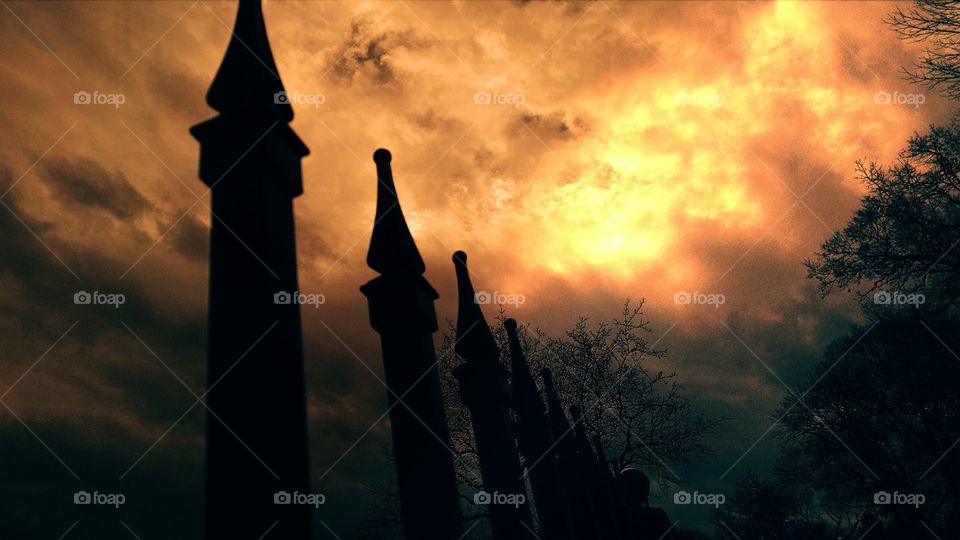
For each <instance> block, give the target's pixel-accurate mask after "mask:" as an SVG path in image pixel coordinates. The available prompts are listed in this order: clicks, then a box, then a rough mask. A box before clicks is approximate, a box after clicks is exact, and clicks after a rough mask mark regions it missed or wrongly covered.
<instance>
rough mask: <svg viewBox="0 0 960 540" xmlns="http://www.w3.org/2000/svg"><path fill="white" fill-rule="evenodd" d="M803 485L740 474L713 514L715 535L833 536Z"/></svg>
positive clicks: (817, 539) (824, 539) (748, 538)
mask: <svg viewBox="0 0 960 540" xmlns="http://www.w3.org/2000/svg"><path fill="white" fill-rule="evenodd" d="M812 496H813V492H812V491H810V490H809V489H806V488H804V487H803V486H802V485H797V484H794V483H789V482H785V481H782V480H780V481H776V480H775V481H768V480H764V479H762V478H760V476H758V475H757V474H755V473H753V472H747V473H744V474H742V475H741V476H740V477H739V478H738V479H737V484H736V487H735V488H734V492H733V494H732V496H731V497H730V502H729V504H725V505H723V506H721V507H720V509H719V510H718V511H717V513H716V515H715V521H716V523H717V527H716V529H717V533H718V538H721V539H730V540H734V539H740V540H801V539H802V540H833V539H836V538H837V536H835V535H834V536H831V534H830V533H831V531H830V527H829V526H828V525H827V522H826V521H824V520H823V519H822V517H821V516H820V515H819V509H818V508H817V506H816V505H815V504H814V503H813V499H812Z"/></svg>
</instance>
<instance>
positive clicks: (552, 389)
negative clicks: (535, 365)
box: [540, 368, 563, 414]
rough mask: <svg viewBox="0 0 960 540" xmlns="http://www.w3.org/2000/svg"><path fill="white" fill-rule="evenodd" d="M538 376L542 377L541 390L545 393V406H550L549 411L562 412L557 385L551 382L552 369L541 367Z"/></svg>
mask: <svg viewBox="0 0 960 540" xmlns="http://www.w3.org/2000/svg"><path fill="white" fill-rule="evenodd" d="M540 376H541V377H543V392H544V393H545V394H546V395H547V406H548V407H550V412H551V413H553V412H559V413H560V414H563V412H562V411H563V405H562V404H561V403H560V396H559V394H557V387H556V386H555V385H554V384H553V370H552V369H550V368H543V369H541V370H540Z"/></svg>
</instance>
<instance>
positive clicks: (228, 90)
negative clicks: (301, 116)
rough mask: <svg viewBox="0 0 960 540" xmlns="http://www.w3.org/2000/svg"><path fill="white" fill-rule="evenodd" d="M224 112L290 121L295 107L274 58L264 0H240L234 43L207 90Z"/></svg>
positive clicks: (212, 102) (218, 107) (215, 103)
mask: <svg viewBox="0 0 960 540" xmlns="http://www.w3.org/2000/svg"><path fill="white" fill-rule="evenodd" d="M207 104H209V105H210V106H211V107H213V108H214V109H215V110H217V111H219V112H221V113H224V114H230V113H234V114H238V115H243V116H245V117H251V116H252V117H254V118H257V119H266V120H275V121H279V122H289V121H291V120H293V108H292V107H290V102H289V99H288V98H287V95H286V91H285V90H284V88H283V83H282V82H281V81H280V73H279V72H278V71H277V64H276V62H275V61H274V59H273V52H272V51H271V49H270V40H269V39H268V38H267V28H266V25H265V24H264V21H263V9H262V8H261V6H260V0H240V5H239V7H238V9H237V19H236V23H234V27H233V32H232V35H231V38H230V44H229V45H228V46H227V52H226V54H225V55H224V57H223V61H222V62H221V63H220V69H219V70H218V71H217V74H216V76H215V77H214V78H213V83H212V84H211V85H210V89H209V90H208V91H207Z"/></svg>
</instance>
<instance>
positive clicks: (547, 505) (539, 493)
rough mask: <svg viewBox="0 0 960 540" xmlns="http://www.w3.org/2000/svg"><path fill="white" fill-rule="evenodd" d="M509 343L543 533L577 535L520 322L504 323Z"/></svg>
mask: <svg viewBox="0 0 960 540" xmlns="http://www.w3.org/2000/svg"><path fill="white" fill-rule="evenodd" d="M503 327H504V328H505V329H506V331H507V339H508V343H509V344H510V373H511V390H512V394H513V395H512V401H513V409H514V411H515V412H516V415H517V441H518V443H519V447H520V453H521V454H522V455H523V458H524V466H525V467H526V469H527V475H528V476H529V478H530V485H531V487H532V489H533V499H534V506H535V507H536V509H537V517H538V521H539V523H540V531H541V535H542V536H543V537H544V538H551V539H554V538H556V539H572V538H576V536H575V535H574V530H573V526H572V523H571V516H570V513H571V512H570V511H571V508H570V504H569V500H568V494H567V490H566V483H565V482H564V481H563V480H562V479H561V476H560V469H559V464H558V462H557V460H556V458H555V456H554V453H553V449H554V440H553V434H552V432H551V430H550V423H549V421H548V419H547V415H546V408H545V407H544V405H543V398H542V397H541V395H540V390H539V389H538V388H537V385H536V382H534V380H533V376H532V375H531V374H530V366H529V365H527V359H526V357H525V356H524V354H523V348H522V346H521V345H520V338H519V336H518V335H517V321H515V320H513V319H507V320H506V321H504V323H503Z"/></svg>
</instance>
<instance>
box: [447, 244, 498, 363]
mask: <svg viewBox="0 0 960 540" xmlns="http://www.w3.org/2000/svg"><path fill="white" fill-rule="evenodd" d="M453 266H454V268H455V269H456V272H457V298H458V303H459V305H458V307H457V338H456V339H457V343H456V345H454V350H455V351H456V352H457V354H459V355H460V356H462V357H464V358H465V359H467V360H468V361H472V360H480V361H483V360H491V359H492V360H495V361H496V360H499V358H500V349H499V347H497V340H496V339H494V337H493V333H492V332H491V331H490V327H489V326H487V320H486V319H484V317H483V311H482V310H481V309H480V304H478V303H477V298H476V293H475V291H474V290H473V283H471V281H470V271H469V270H468V269H467V254H466V253H464V252H462V251H458V252H456V253H454V254H453Z"/></svg>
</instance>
